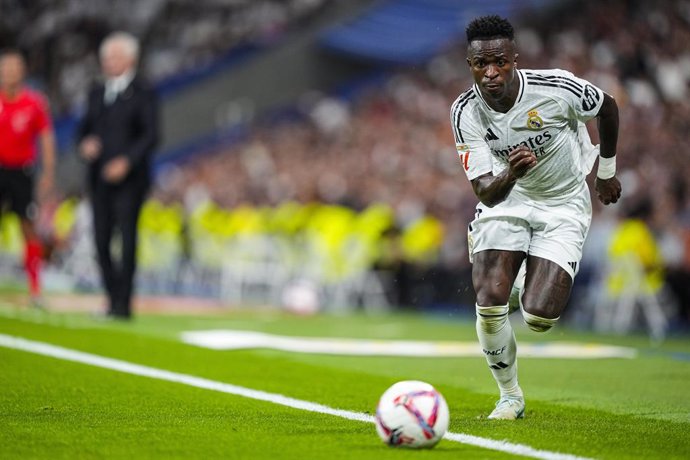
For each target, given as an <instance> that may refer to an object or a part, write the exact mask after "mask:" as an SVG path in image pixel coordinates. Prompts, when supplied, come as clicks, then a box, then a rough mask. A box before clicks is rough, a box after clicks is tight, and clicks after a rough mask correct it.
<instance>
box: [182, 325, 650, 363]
mask: <svg viewBox="0 0 690 460" xmlns="http://www.w3.org/2000/svg"><path fill="white" fill-rule="evenodd" d="M181 337H182V341H183V342H184V343H187V344H189V345H196V346H199V347H204V348H210V349H212V350H240V349H243V348H269V349H272V350H281V351H288V352H295V353H319V354H331V355H359V356H420V357H422V356H426V357H456V356H484V354H483V353H482V350H481V347H480V346H479V343H478V342H450V341H445V342H443V341H440V342H439V341H436V342H431V341H421V340H378V339H348V338H332V337H293V336H285V335H275V334H268V333H266V332H256V331H233V330H226V329H216V330H210V331H187V332H183V333H182V335H181ZM636 356H637V350H635V349H634V348H629V347H618V346H613V345H600V344H596V343H585V344H582V343H570V342H544V343H521V344H520V359H522V358H559V359H563V358H572V359H597V358H628V359H632V358H635V357H636Z"/></svg>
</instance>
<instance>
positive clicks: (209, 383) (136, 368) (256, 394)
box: [0, 334, 588, 460]
mask: <svg viewBox="0 0 690 460" xmlns="http://www.w3.org/2000/svg"><path fill="white" fill-rule="evenodd" d="M0 346H2V347H5V348H11V349H13V350H21V351H27V352H30V353H35V354H38V355H43V356H50V357H52V358H58V359H62V360H65V361H72V362H76V363H81V364H88V365H90V366H94V367H100V368H103V369H110V370H113V371H119V372H124V373H126V374H132V375H138V376H142V377H149V378H152V379H158V380H165V381H168V382H175V383H181V384H183V385H189V386H192V387H196V388H204V389H206V390H213V391H219V392H222V393H228V394H232V395H236V396H244V397H245V398H251V399H256V400H259V401H266V402H270V403H274V404H280V405H281V406H287V407H292V408H294V409H302V410H306V411H309V412H318V413H320V414H329V415H335V416H337V417H342V418H345V419H348V420H357V421H360V422H367V423H374V417H373V416H371V415H368V414H364V413H362V412H352V411H348V410H342V409H334V408H332V407H328V406H324V405H323V404H317V403H313V402H310V401H304V400H301V399H295V398H290V397H289V396H284V395H281V394H276V393H268V392H265V391H260V390H252V389H251V388H245V387H241V386H238V385H232V384H230V383H224V382H218V381H215V380H209V379H205V378H201V377H195V376H193V375H187V374H180V373H177V372H171V371H166V370H163V369H156V368H154V367H148V366H143V365H141V364H134V363H130V362H127V361H121V360H119V359H113V358H106V357H104V356H99V355H94V354H91V353H85V352H83V351H77V350H71V349H69V348H63V347H59V346H56V345H50V344H48V343H43V342H36V341H33V340H27V339H23V338H21V337H13V336H11V335H5V334H0ZM444 438H445V439H447V440H449V441H455V442H460V443H463V444H469V445H472V446H477V447H483V448H485V449H491V450H498V451H501V452H507V453H509V454H514V455H522V456H525V457H532V458H539V459H544V460H588V459H586V458H585V457H578V456H575V455H570V454H562V453H559V452H550V451H548V450H539V449H535V448H533V447H530V446H527V445H524V444H514V443H511V442H507V441H496V440H493V439H487V438H481V437H479V436H472V435H469V434H464V433H450V432H449V433H447V434H446V435H445V436H444Z"/></svg>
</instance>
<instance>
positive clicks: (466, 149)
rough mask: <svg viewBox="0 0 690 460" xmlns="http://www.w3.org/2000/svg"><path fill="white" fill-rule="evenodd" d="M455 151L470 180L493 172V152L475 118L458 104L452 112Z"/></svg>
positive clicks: (454, 105)
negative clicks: (474, 120)
mask: <svg viewBox="0 0 690 460" xmlns="http://www.w3.org/2000/svg"><path fill="white" fill-rule="evenodd" d="M450 116H451V124H452V127H453V136H454V138H455V149H456V150H457V152H458V156H459V157H460V162H461V163H462V168H463V169H464V170H465V174H466V175H467V178H468V179H469V180H473V179H476V178H477V177H479V176H481V175H484V174H486V173H490V172H492V169H493V168H492V161H491V150H490V149H489V145H488V144H487V143H486V141H485V140H484V138H483V137H482V136H481V133H480V132H479V131H478V130H477V123H476V122H473V117H472V116H471V115H470V114H469V113H467V111H463V110H462V109H461V108H460V107H458V106H457V103H456V104H453V107H452V108H451V111H450Z"/></svg>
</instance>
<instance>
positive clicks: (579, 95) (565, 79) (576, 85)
mask: <svg viewBox="0 0 690 460" xmlns="http://www.w3.org/2000/svg"><path fill="white" fill-rule="evenodd" d="M550 78H551V81H552V82H554V83H555V84H557V85H559V87H560V88H563V89H565V90H566V91H559V93H558V94H560V95H561V97H562V98H563V99H564V100H565V103H566V104H567V105H568V109H569V113H570V115H571V116H574V117H575V118H577V119H578V120H579V121H588V120H591V119H592V118H594V117H595V116H596V115H597V113H599V109H601V105H602V104H603V103H604V92H603V91H602V90H601V89H599V88H598V87H596V86H594V85H593V84H591V83H590V82H588V81H587V80H584V79H582V78H579V77H576V76H575V75H573V74H572V73H570V72H568V71H565V70H554V71H553V76H551V77H550Z"/></svg>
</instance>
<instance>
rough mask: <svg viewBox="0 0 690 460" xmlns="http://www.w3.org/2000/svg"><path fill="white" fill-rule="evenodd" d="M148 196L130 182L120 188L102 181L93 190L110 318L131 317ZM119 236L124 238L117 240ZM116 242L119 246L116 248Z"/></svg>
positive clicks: (94, 216)
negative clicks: (139, 233)
mask: <svg viewBox="0 0 690 460" xmlns="http://www.w3.org/2000/svg"><path fill="white" fill-rule="evenodd" d="M145 192H146V190H145V188H144V187H141V186H140V185H138V184H131V183H129V182H128V181H125V182H124V183H123V184H120V185H109V184H105V183H103V182H102V181H98V182H97V183H96V184H94V187H93V189H92V197H91V205H92V208H93V222H94V234H95V240H96V251H97V254H98V263H99V265H100V269H101V277H102V280H103V284H104V285H105V289H106V291H107V293H108V298H109V300H110V306H109V308H110V310H109V314H111V315H114V316H122V317H129V316H130V315H131V299H132V292H133V284H134V273H135V270H136V246H137V221H138V219H139V211H140V210H141V205H142V202H143V200H144V196H145ZM115 235H118V236H119V237H120V238H117V239H115V238H114V237H115ZM118 240H119V241H118ZM113 241H115V242H118V243H119V244H116V245H113V244H112V243H113ZM113 246H115V247H113Z"/></svg>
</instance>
